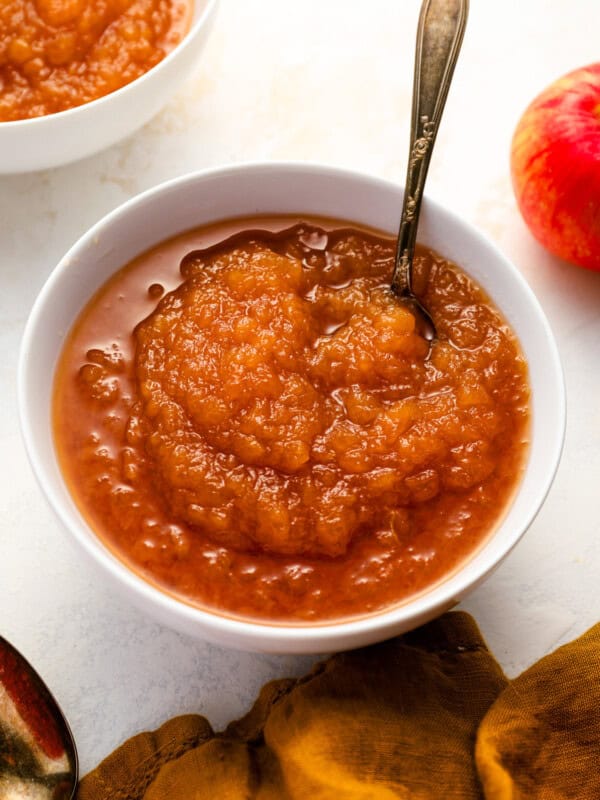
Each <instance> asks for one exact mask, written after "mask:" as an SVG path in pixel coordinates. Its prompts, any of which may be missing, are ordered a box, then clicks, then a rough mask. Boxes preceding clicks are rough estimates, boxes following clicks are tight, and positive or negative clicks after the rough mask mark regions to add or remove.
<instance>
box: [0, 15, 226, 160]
mask: <svg viewBox="0 0 600 800" xmlns="http://www.w3.org/2000/svg"><path fill="white" fill-rule="evenodd" d="M216 8H217V0H196V2H195V4H194V11H193V16H192V24H191V26H190V30H189V31H188V32H187V34H186V35H185V36H184V37H183V39H182V40H181V42H180V43H179V44H178V45H177V46H176V47H175V48H173V50H172V51H171V52H170V53H169V54H168V55H167V56H165V58H164V59H163V60H162V61H160V62H159V63H158V64H157V65H156V66H155V67H153V68H152V69H150V70H149V71H148V72H146V73H145V74H144V75H141V76H140V77H139V78H137V79H136V80H135V81H132V82H131V83H128V84H127V85H126V86H123V87H122V88H121V89H117V91H115V92H112V93H111V94H107V95H105V96H104V97H100V98H98V99H97V100H92V101H91V102H90V103H84V104H83V105H81V106H76V107H75V108H70V109H68V110H67V111H60V112H59V113H57V114H47V115H46V116H43V117H34V118H32V119H23V120H16V121H15V122H0V174H10V173H17V172H32V171H34V170H39V169H48V168H50V167H59V166H62V165H63V164H68V163H70V162H71V161H76V160H77V159H79V158H85V157H86V156H89V155H92V153H96V152H98V151H99V150H102V149H104V148H105V147H109V146H110V145H111V144H114V143H115V142H117V141H119V140H120V139H124V138H125V137H126V136H129V134H131V133H133V132H134V131H135V130H137V129H138V128H139V127H141V126H142V125H143V124H144V123H146V122H148V120H149V119H150V118H151V117H153V116H154V114H156V113H157V112H158V111H159V110H160V109H161V108H162V106H163V105H164V104H165V103H166V102H167V101H168V100H169V99H170V98H171V97H172V96H173V94H174V93H175V91H176V90H177V87H178V86H179V85H180V84H181V83H182V82H183V81H184V80H185V79H186V78H187V77H188V75H189V74H190V73H191V72H192V70H193V68H194V66H195V65H196V63H197V61H198V59H199V57H200V54H201V52H202V49H203V47H204V43H205V41H206V39H207V36H208V33H209V31H210V28H211V24H212V21H213V19H214V17H215V12H216Z"/></svg>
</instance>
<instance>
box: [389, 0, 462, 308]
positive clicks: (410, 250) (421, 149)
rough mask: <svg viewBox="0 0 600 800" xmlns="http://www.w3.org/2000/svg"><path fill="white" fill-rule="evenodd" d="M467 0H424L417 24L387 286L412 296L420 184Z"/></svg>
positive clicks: (438, 120) (450, 75) (421, 185)
mask: <svg viewBox="0 0 600 800" xmlns="http://www.w3.org/2000/svg"><path fill="white" fill-rule="evenodd" d="M468 10H469V2H468V0H424V3H423V5H422V7H421V14H420V17H419V26H418V29H417V46H416V52H415V74H414V85H413V107H412V123H411V134H410V150H409V157H408V167H407V171H406V185H405V188H404V201H403V204H402V216H401V218H400V230H399V232H398V246H397V249H396V263H395V266H394V274H393V276H392V289H393V291H394V292H395V293H396V294H397V295H399V296H403V295H409V296H412V294H413V290H412V262H413V256H414V252H415V244H416V241H417V226H418V223H419V213H420V210H421V201H422V199H423V187H424V186H425V178H426V177H427V170H428V168H429V162H430V160H431V153H432V151H433V145H434V142H435V137H436V135H437V132H438V128H439V124H440V120H441V117H442V112H443V110H444V105H445V103H446V97H447V96H448V89H449V87H450V81H451V80H452V75H453V73H454V67H455V66H456V61H457V59H458V53H459V50H460V46H461V44H462V40H463V35H464V32H465V25H466V22H467V12H468Z"/></svg>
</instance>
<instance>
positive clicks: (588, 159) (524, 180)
mask: <svg viewBox="0 0 600 800" xmlns="http://www.w3.org/2000/svg"><path fill="white" fill-rule="evenodd" d="M511 174H512V182H513V188H514V191H515V196H516V198H517V203H518V205H519V209H520V211H521V214H522V215H523V219H524V220H525V222H526V224H527V226H528V227H529V229H530V230H531V232H532V233H533V235H534V236H535V237H536V239H537V240H538V241H539V242H540V243H541V244H542V245H543V246H544V247H546V248H547V249H548V250H550V252H552V253H554V254H555V255H557V256H559V257H560V258H563V259H565V260H566V261H570V262H571V263H573V264H577V265H579V266H580V267H585V268H586V269H591V270H600V63H597V64H591V65H590V66H587V67H582V68H580V69H577V70H575V71H574V72H570V73H569V74H568V75H565V76H564V77H562V78H559V80H557V81H556V82H555V83H553V84H551V85H550V86H549V87H548V88H547V89H546V90H545V91H543V92H542V93H541V94H540V95H539V96H538V97H536V98H535V100H534V101H533V102H532V103H531V105H530V106H529V107H528V108H527V109H526V111H525V113H524V114H523V116H522V117H521V119H520V120H519V123H518V125H517V128H516V130H515V133H514V136H513V140H512V144H511Z"/></svg>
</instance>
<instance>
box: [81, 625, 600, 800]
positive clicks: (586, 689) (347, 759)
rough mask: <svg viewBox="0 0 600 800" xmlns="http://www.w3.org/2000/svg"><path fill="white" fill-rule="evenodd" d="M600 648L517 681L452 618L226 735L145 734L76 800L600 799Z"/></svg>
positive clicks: (295, 684)
mask: <svg viewBox="0 0 600 800" xmlns="http://www.w3.org/2000/svg"><path fill="white" fill-rule="evenodd" d="M599 648H600V626H597V628H595V629H593V631H591V632H590V633H589V634H587V635H586V636H584V637H582V638H581V639H580V640H578V641H577V642H575V643H573V644H572V645H568V646H566V647H564V648H561V649H560V650H559V651H557V653H555V654H553V655H552V656H548V657H547V658H546V659H542V661H541V662H539V664H537V665H535V666H534V667H532V668H531V669H530V670H528V671H527V672H526V673H524V675H522V676H521V677H520V678H518V679H517V680H516V681H514V682H512V683H510V684H509V682H508V681H507V679H506V678H505V676H504V675H503V673H502V670H501V669H500V667H499V665H498V664H497V662H496V661H495V659H494V658H493V656H492V654H491V653H490V652H489V650H488V648H487V646H486V644H485V642H484V641H483V639H482V637H481V634H480V632H479V630H478V628H477V625H476V624H475V622H474V621H473V619H472V618H471V617H470V616H469V615H468V614H465V613H463V612H453V613H449V614H445V615H444V616H443V617H440V618H439V619H438V620H435V621H434V622H431V623H429V624H428V625H426V626H424V627H422V628H420V629H418V630H416V631H413V632H411V633H409V634H406V635H404V636H402V637H398V638H396V639H393V640H390V641H387V642H383V643H382V644H378V645H374V646H372V647H368V648H364V649H361V650H355V651H352V652H348V653H341V654H338V655H335V656H332V657H331V658H329V659H328V660H326V661H324V662H322V663H321V664H319V665H317V666H316V667H315V668H314V669H313V670H312V672H311V673H310V674H308V675H306V676H305V677H303V678H300V679H298V680H292V679H287V680H279V681H273V682H271V683H269V684H267V685H266V686H265V687H263V689H262V691H261V693H260V695H259V697H258V699H257V700H256V702H255V704H254V706H253V707H252V709H251V710H250V711H249V712H248V714H246V716H244V717H243V718H241V719H240V720H237V721H235V722H233V723H231V724H230V725H229V726H228V727H227V729H226V730H225V731H222V732H220V733H215V732H214V731H213V730H212V728H211V726H210V724H209V723H208V721H207V720H206V719H205V718H204V717H201V716H195V715H188V716H184V717H178V718H175V719H173V720H170V721H169V722H167V723H165V724H164V725H163V726H162V727H161V728H159V729H158V730H157V731H155V732H152V733H143V734H139V735H138V736H135V737H133V738H132V739H130V740H129V741H127V742H126V743H125V744H124V745H122V746H121V747H120V748H119V749H117V750H116V751H115V752H114V753H113V754H112V755H111V756H109V757H108V758H107V759H106V760H105V761H103V762H102V764H100V766H99V767H97V769H95V770H94V771H93V772H92V773H90V774H89V775H87V776H86V777H85V778H84V779H83V780H82V781H81V784H80V787H79V792H78V800H109V798H110V800H167V798H168V799H169V800H205V798H206V799H207V800H208V798H211V799H212V798H219V800H220V799H221V798H223V800H228V799H229V798H232V799H235V800H238V798H239V800H242V798H243V799H244V800H245V799H246V798H256V800H300V798H302V799H304V798H309V800H329V799H330V798H331V800H334V798H335V799H338V798H339V799H341V800H346V799H347V800H430V798H431V800H433V798H435V800H440V798H444V800H521V799H522V798H523V800H524V798H528V800H537V799H538V798H539V800H563V798H565V800H566V798H571V797H573V798H574V797H577V798H578V800H588V798H590V800H591V799H592V798H593V799H594V800H599V798H600V791H599V784H598V783H597V778H596V775H595V774H593V773H594V769H593V763H594V758H595V763H596V765H597V764H598V763H600V747H599V743H600V735H599V734H598V725H599V723H598V714H597V712H596V709H597V707H598V703H599V701H600V688H599V685H598V684H599V681H600V669H599V667H600V663H599V662H600V656H599V655H598V653H599ZM582 678H583V679H584V682H583V684H582V682H581V681H582ZM567 684H568V688H567ZM578 687H579V688H578ZM592 711H593V712H594V714H595V716H594V718H593V720H592V719H591V716H590V715H591V713H592ZM561 725H562V727H561ZM550 731H551V732H552V733H551V734H550V733H549V732H550ZM590 743H591V744H590ZM475 754H476V756H475ZM570 764H572V765H578V766H577V768H578V769H579V768H581V769H582V770H585V771H586V776H585V780H586V781H587V782H588V787H587V788H585V791H586V792H587V793H579V794H578V793H575V794H569V793H568V792H569V791H572V789H573V784H572V783H571V784H569V780H568V779H569V771H570ZM596 772H597V767H596ZM590 773H592V774H590ZM540 780H542V781H546V784H545V785H544V784H540ZM582 780H583V778H582ZM594 781H596V783H594ZM551 782H554V783H555V784H556V785H554V783H552V785H551ZM578 785H581V783H578ZM590 792H595V793H590Z"/></svg>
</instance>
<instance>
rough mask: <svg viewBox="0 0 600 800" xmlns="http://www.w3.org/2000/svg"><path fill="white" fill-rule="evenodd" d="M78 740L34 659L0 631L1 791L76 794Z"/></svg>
mask: <svg viewBox="0 0 600 800" xmlns="http://www.w3.org/2000/svg"><path fill="white" fill-rule="evenodd" d="M77 778H78V762H77V750H76V748H75V741H74V740H73V735H72V734H71V730H70V728H69V725H68V723H67V721H66V719H65V717H64V715H63V713H62V711H61V710H60V708H59V706H58V703H57V702H56V700H55V699H54V698H53V697H52V695H51V694H50V691H49V689H48V687H47V686H46V684H45V683H44V681H43V680H42V679H41V678H40V676H39V675H38V674H37V672H36V671H35V670H34V669H33V667H32V666H31V664H29V662H28V661H27V660H26V659H25V658H24V657H23V656H22V655H21V654H20V653H19V652H18V650H16V649H15V648H14V647H13V646H12V645H11V644H9V642H7V641H6V639H3V638H2V637H1V636H0V797H10V798H11V799H12V798H14V800H21V798H23V800H72V798H73V797H74V796H75V791H76V789H77Z"/></svg>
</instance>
